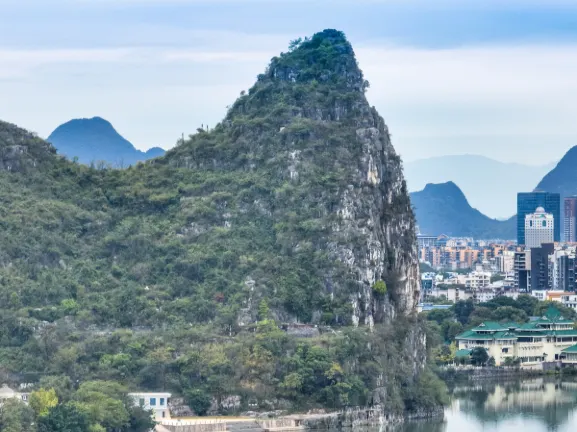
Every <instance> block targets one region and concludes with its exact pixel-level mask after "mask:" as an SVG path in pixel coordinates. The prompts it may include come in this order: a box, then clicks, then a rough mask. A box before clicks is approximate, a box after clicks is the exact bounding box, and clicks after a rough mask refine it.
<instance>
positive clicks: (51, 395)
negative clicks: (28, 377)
mask: <svg viewBox="0 0 577 432" xmlns="http://www.w3.org/2000/svg"><path fill="white" fill-rule="evenodd" d="M29 403H30V407H31V408H32V409H33V410H34V412H35V413H36V415H37V416H38V417H42V416H45V415H46V414H48V411H50V408H53V407H55V406H56V405H58V396H56V391H55V390H54V389H53V388H51V389H48V390H46V389H44V388H41V389H40V390H36V391H33V392H32V393H31V394H30V402H29Z"/></svg>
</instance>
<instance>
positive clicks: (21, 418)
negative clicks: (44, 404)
mask: <svg viewBox="0 0 577 432" xmlns="http://www.w3.org/2000/svg"><path fill="white" fill-rule="evenodd" d="M0 430H1V431H2V432H34V431H35V430H36V428H35V426H34V411H33V410H32V408H30V407H28V406H26V405H25V404H24V403H23V402H21V401H19V400H18V399H7V400H5V401H4V402H3V403H2V406H1V407H0Z"/></svg>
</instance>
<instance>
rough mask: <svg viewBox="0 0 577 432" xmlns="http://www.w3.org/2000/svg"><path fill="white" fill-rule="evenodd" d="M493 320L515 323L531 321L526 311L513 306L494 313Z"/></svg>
mask: <svg viewBox="0 0 577 432" xmlns="http://www.w3.org/2000/svg"><path fill="white" fill-rule="evenodd" d="M493 318H494V319H496V320H497V321H515V322H517V323H524V322H526V321H527V320H528V319H529V317H528V316H527V314H526V313H525V311H524V310H522V309H517V308H514V307H512V306H500V307H498V308H497V309H495V310H494V311H493Z"/></svg>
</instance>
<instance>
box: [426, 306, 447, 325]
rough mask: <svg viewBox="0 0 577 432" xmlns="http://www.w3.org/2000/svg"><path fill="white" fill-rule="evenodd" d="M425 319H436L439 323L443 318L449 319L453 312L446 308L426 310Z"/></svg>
mask: <svg viewBox="0 0 577 432" xmlns="http://www.w3.org/2000/svg"><path fill="white" fill-rule="evenodd" d="M426 316H427V319H428V320H429V321H436V322H437V323H438V324H441V323H442V322H443V321H445V320H450V319H452V318H453V312H452V311H450V310H448V309H433V310H432V311H429V312H427V315H426Z"/></svg>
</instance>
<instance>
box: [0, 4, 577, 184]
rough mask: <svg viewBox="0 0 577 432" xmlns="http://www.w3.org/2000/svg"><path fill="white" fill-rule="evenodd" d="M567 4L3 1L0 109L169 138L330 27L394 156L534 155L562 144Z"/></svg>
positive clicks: (572, 91) (572, 12)
mask: <svg viewBox="0 0 577 432" xmlns="http://www.w3.org/2000/svg"><path fill="white" fill-rule="evenodd" d="M328 5H330V7H328ZM576 16H577V4H575V3H574V2H570V1H561V0H547V1H544V0H543V1H536V0H535V1H507V2H502V1H497V0H488V1H483V2H471V1H451V0H444V1H437V2H430V1H424V0H423V1H421V0H410V1H406V0H405V1H400V0H390V1H379V0H360V1H355V2H345V1H328V0H323V1H315V2H312V1H294V0H291V1H288V0H275V1H264V0H262V1H258V0H254V1H251V2H239V1H234V0H228V1H226V0H211V1H204V0H194V1H186V0H118V1H109V0H104V1H99V2H88V1H72V0H54V1H50V2H45V1H40V0H26V1H22V0H4V1H3V2H2V14H1V15H0V94H1V95H2V104H1V105H0V118H3V119H5V120H8V121H11V122H13V123H17V124H19V125H22V126H24V127H27V128H29V129H31V130H34V131H36V132H38V133H39V134H40V135H41V136H43V137H46V136H48V135H49V134H50V132H51V131H52V130H53V129H54V128H55V127H56V126H58V125H59V124H61V123H63V122H65V121H68V120H70V119H72V118H78V117H92V116H96V115H98V116H102V117H104V118H106V119H108V120H109V121H111V122H112V123H113V124H114V125H115V126H116V127H117V128H118V129H119V130H120V131H122V132H123V135H124V136H125V137H126V138H127V139H128V140H130V141H131V142H132V143H134V145H135V146H136V147H138V148H140V149H143V150H145V149H147V148H149V147H152V146H161V147H164V148H170V147H171V146H173V145H174V143H175V142H176V140H177V138H178V137H179V135H180V134H181V133H185V134H188V133H192V132H193V131H195V129H196V127H198V126H200V125H201V124H205V125H209V126H210V125H214V124H216V123H217V122H218V121H220V120H221V118H222V117H223V115H224V113H225V112H226V106H227V105H228V104H230V103H231V101H232V100H233V98H234V97H235V96H236V95H238V94H239V93H240V91H241V90H246V89H247V88H248V87H249V86H250V85H251V83H252V82H253V81H254V79H255V77H256V75H257V74H258V73H260V72H261V71H262V70H263V69H264V67H265V66H266V65H267V62H268V60H269V58H270V57H271V56H273V55H275V54H276V53H278V52H280V51H282V50H285V51H286V49H287V42H286V41H287V40H290V39H294V38H296V37H298V36H306V35H308V34H311V33H312V32H314V31H316V30H318V29H319V28H331V27H332V28H339V29H342V30H344V31H346V33H347V35H348V36H349V38H350V40H351V42H352V43H353V45H354V46H355V48H356V52H357V55H358V59H359V63H360V66H361V68H362V69H363V70H364V72H365V75H366V78H367V79H368V80H369V81H370V82H371V83H372V87H371V88H370V90H369V93H368V97H369V101H370V102H371V103H372V104H374V105H376V107H377V108H378V110H379V112H380V113H381V114H382V115H383V116H384V118H385V120H386V122H387V124H388V125H389V127H390V129H391V132H392V137H393V143H394V145H395V147H396V149H397V150H398V152H399V153H400V154H401V156H402V157H403V159H404V160H405V161H406V162H408V161H412V160H416V159H421V158H426V157H432V156H439V155H446V154H465V153H469V154H481V155H484V156H488V157H491V158H494V159H497V160H499V161H504V162H517V163H523V164H532V165H541V164H545V163H549V162H552V161H556V160H559V159H560V158H561V157H562V155H563V154H564V153H565V152H566V151H567V150H568V149H569V148H570V147H571V146H572V145H574V144H576V143H577V139H576V138H577V123H575V121H574V119H575V118H576V117H577V85H576V84H575V79H574V77H575V76H576V74H577V26H576V25H575V17H576ZM144 125H146V127H144ZM536 181H538V179H536Z"/></svg>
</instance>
